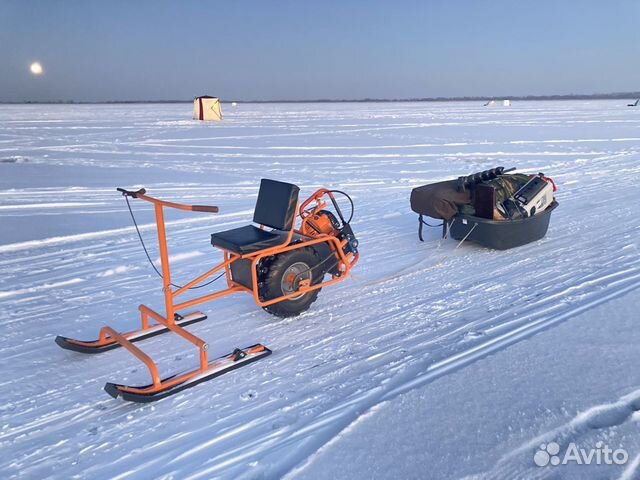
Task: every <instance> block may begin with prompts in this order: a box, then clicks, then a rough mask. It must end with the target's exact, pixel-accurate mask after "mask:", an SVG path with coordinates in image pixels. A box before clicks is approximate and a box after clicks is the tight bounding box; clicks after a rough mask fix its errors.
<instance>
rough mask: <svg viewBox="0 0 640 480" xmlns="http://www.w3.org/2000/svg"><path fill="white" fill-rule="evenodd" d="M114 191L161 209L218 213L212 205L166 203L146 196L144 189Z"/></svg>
mask: <svg viewBox="0 0 640 480" xmlns="http://www.w3.org/2000/svg"><path fill="white" fill-rule="evenodd" d="M116 190H117V191H118V192H121V193H122V195H123V196H125V197H133V198H139V199H140V200H146V201H147V202H151V203H153V204H155V205H159V206H162V207H169V208H176V209H178V210H189V211H192V212H208V213H218V211H219V208H218V207H215V206H213V205H183V204H181V203H174V202H166V201H164V200H160V199H158V198H153V197H150V196H148V195H147V194H146V193H147V191H146V189H144V188H141V189H140V190H136V191H133V190H126V189H124V188H120V187H118V188H117V189H116Z"/></svg>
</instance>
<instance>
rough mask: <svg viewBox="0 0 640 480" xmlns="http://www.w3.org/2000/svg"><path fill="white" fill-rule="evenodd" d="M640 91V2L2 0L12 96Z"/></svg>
mask: <svg viewBox="0 0 640 480" xmlns="http://www.w3.org/2000/svg"><path fill="white" fill-rule="evenodd" d="M34 61H39V62H40V63H41V64H42V66H43V68H44V74H42V75H39V76H36V75H33V74H32V73H30V71H29V66H30V65H31V63H32V62H34ZM639 90H640V0H609V1H607V2H604V1H600V0H584V1H577V0H576V1H573V2H571V1H566V0H553V1H550V0H537V1H528V2H525V1H516V0H513V1H506V0H467V1H463V0H393V1H375V0H369V1H365V0H318V1H312V0H297V1H284V0H271V1H267V0H262V1H259V0H255V1H253V0H226V1H212V0H210V1H204V0H181V1H177V0H176V1H165V0H153V1H148V0H136V1H124V0H109V1H107V0H104V1H95V0H66V1H63V0H0V101H5V102H6V101H69V100H73V101H111V100H190V99H192V98H193V97H194V96H197V95H214V96H218V97H220V98H221V99H223V100H229V101H231V100H279V99H286V100H304V99H362V98H396V99H401V98H423V97H438V96H445V97H457V96H501V95H514V96H515V95H550V94H569V93H583V94H588V93H596V92H597V93H609V92H624V91H639Z"/></svg>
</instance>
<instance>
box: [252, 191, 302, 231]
mask: <svg viewBox="0 0 640 480" xmlns="http://www.w3.org/2000/svg"><path fill="white" fill-rule="evenodd" d="M299 191H300V188H298V187H297V186H296V185H293V184H292V183H285V182H278V181H277V180H269V179H268V178H263V179H262V181H261V182H260V191H259V192H258V201H257V202H256V208H255V210H254V212H253V221H254V222H255V223H259V224H260V225H266V226H267V227H271V228H275V229H276V230H282V231H284V232H288V231H289V230H291V228H293V221H294V220H295V217H296V204H297V202H298V192H299Z"/></svg>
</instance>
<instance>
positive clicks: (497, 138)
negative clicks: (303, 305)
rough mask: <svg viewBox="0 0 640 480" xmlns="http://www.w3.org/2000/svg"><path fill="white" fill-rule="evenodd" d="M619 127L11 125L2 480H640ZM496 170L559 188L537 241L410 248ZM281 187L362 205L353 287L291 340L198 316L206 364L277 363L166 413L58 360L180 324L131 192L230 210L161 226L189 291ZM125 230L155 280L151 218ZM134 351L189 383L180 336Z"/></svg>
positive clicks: (240, 114)
mask: <svg viewBox="0 0 640 480" xmlns="http://www.w3.org/2000/svg"><path fill="white" fill-rule="evenodd" d="M625 103H626V102H622V101H580V102H577V101H575V102H515V103H514V105H513V106H511V107H494V108H489V107H482V106H481V105H479V104H475V103H358V104H349V103H345V104H271V105H254V104H241V105H238V106H237V107H230V106H226V108H224V110H225V111H224V113H225V120H224V121H223V122H220V123H201V122H197V121H192V120H190V119H189V118H190V114H191V106H190V105H189V104H175V105H82V106H67V105H53V106H36V105H33V106H31V105H29V106H24V105H15V106H9V105H3V106H0V218H1V222H2V228H1V229H0V271H1V273H2V275H0V318H1V319H2V320H1V322H2V323H1V325H2V335H0V352H1V362H0V374H1V377H0V378H2V380H1V381H0V399H1V402H0V446H1V448H2V452H3V453H2V455H1V456H0V477H2V478H34V479H40V478H61V479H68V478H91V479H102V478H105V479H106V478H141V479H143V478H144V479H147V478H180V479H183V478H188V479H210V478H268V479H271V478H280V477H283V476H288V477H292V478H373V477H376V478H461V477H465V476H469V477H471V478H487V479H489V478H565V477H566V478H569V477H570V476H572V478H602V477H603V476H604V477H606V478H611V477H617V476H622V478H636V477H637V476H638V475H639V472H640V467H639V465H640V441H638V438H639V437H640V436H639V435H638V433H639V432H638V421H640V413H637V410H638V409H639V408H640V372H639V371H638V368H637V365H638V362H639V361H640V353H638V345H639V344H640V335H639V334H638V333H637V331H638V328H637V327H638V325H637V321H636V322H634V321H632V320H637V310H636V307H637V305H638V299H639V298H640V297H638V290H637V288H638V287H639V286H640V254H639V247H640V243H639V242H640V240H639V239H640V222H638V217H639V215H638V211H639V210H640V195H638V193H639V190H638V180H639V179H640V110H638V109H636V108H627V107H626V106H625ZM498 165H503V166H505V167H512V166H515V167H517V168H518V171H521V172H531V173H537V172H544V173H546V174H547V175H549V176H551V177H553V179H554V180H555V182H556V184H557V185H558V189H559V190H558V192H557V195H556V198H557V200H558V202H559V204H560V206H559V207H558V209H557V210H556V211H555V212H554V213H553V215H552V218H551V225H550V228H549V231H548V234H547V236H546V237H545V238H544V239H542V240H540V241H537V242H535V243H532V244H529V245H526V246H523V247H520V248H516V249H513V250H509V251H505V252H498V251H492V250H487V249H483V248H480V247H478V246H475V245H473V244H471V243H469V242H465V243H463V244H462V245H459V246H458V242H456V241H454V240H442V239H440V233H441V232H440V229H438V228H433V229H427V232H426V238H425V240H426V241H425V242H424V243H421V242H419V241H418V239H417V235H416V230H417V217H416V216H415V215H414V214H413V213H412V212H411V211H410V209H409V193H410V191H411V189H412V188H413V187H415V186H418V185H422V184H425V183H430V182H435V181H440V180H446V179H451V178H455V177H457V176H458V175H465V174H469V173H473V172H476V171H479V170H484V169H487V168H491V167H495V166H498ZM263 177H267V178H274V179H278V180H284V181H290V182H293V183H296V184H297V185H299V186H300V187H301V197H303V198H305V197H306V195H309V194H311V193H312V192H313V191H314V190H315V189H317V188H319V187H321V186H325V187H331V188H338V189H341V190H345V191H347V192H348V193H349V194H350V195H352V197H353V199H354V201H355V205H356V211H355V216H354V220H353V222H352V227H353V229H354V231H355V232H356V234H357V236H358V239H359V240H360V250H361V255H362V258H361V261H360V263H359V264H358V265H357V267H356V268H355V269H354V271H353V275H352V278H350V279H348V280H346V281H345V282H343V283H340V284H338V285H336V286H332V287H328V288H326V289H324V290H323V291H322V292H321V293H320V296H319V298H318V300H317V302H316V303H315V304H313V306H312V308H311V309H310V310H309V311H308V312H307V313H305V314H303V315H301V316H299V317H297V318H294V319H288V320H281V319H277V318H275V317H272V316H270V315H269V314H267V313H266V312H264V311H263V310H261V309H260V308H258V307H257V306H256V305H255V304H254V303H253V301H252V299H251V297H250V296H248V295H243V294H238V295H235V296H230V297H227V298H224V299H222V300H219V301H216V302H214V303H210V304H205V305H202V306H201V307H200V308H201V310H202V311H203V312H204V313H206V314H208V315H209V319H208V320H206V321H204V322H200V323H197V324H194V325H193V326H190V327H188V329H189V330H190V331H191V332H193V333H195V334H196V335H198V336H200V337H201V338H203V339H204V340H206V341H207V342H208V343H209V344H210V352H211V355H212V357H213V356H215V355H216V354H220V355H222V354H225V353H228V352H230V351H231V350H232V349H233V348H234V347H236V346H246V345H251V344H253V343H256V342H262V343H264V344H265V345H267V346H269V347H270V348H271V349H272V350H273V352H274V353H273V355H272V356H270V357H267V358H265V359H264V360H260V361H259V362H257V363H254V364H252V365H250V366H246V367H243V368H241V369H239V370H237V371H234V372H232V373H229V374H227V375H224V376H221V377H219V378H217V379H215V380H212V381H209V382H205V383H203V384H201V385H198V386H196V387H194V388H191V389H188V390H185V391H184V392H181V393H179V394H177V395H175V396H173V397H169V398H167V399H164V400H161V401H159V402H157V403H153V404H146V405H140V404H131V403H125V402H123V401H122V400H114V399H112V398H110V397H109V396H107V394H106V393H105V392H104V391H103V390H102V387H103V385H104V383H105V382H107V381H112V382H117V383H128V384H133V385H135V384H143V383H147V382H148V379H149V377H148V372H147V371H146V369H145V368H144V366H143V365H142V364H140V363H138V362H137V360H136V359H135V358H134V357H132V356H131V355H130V354H129V352H127V351H126V350H125V349H117V350H113V351H110V352H106V353H102V354H100V355H91V356H89V355H81V354H78V353H73V352H69V351H64V350H62V349H60V348H59V347H58V346H56V345H55V344H54V342H53V339H54V338H55V336H56V335H65V336H69V337H75V338H80V339H92V338H96V337H97V334H98V331H99V329H100V327H101V326H103V325H110V326H112V327H114V328H116V329H119V330H123V331H126V330H130V329H132V328H137V326H138V324H139V318H138V316H137V314H138V310H137V306H138V304H140V303H142V302H144V303H145V304H148V305H150V306H151V307H152V308H156V309H158V310H161V309H162V305H163V297H162V291H161V286H160V280H159V279H158V278H157V276H155V273H154V272H153V270H152V269H151V267H150V265H149V264H148V262H147V259H146V257H145V255H144V253H143V251H142V249H141V248H140V245H139V243H138V239H137V236H136V233H135V229H134V228H133V226H132V225H131V222H130V218H129V214H128V212H127V210H126V205H125V203H124V200H123V199H122V197H121V196H119V195H118V194H117V193H116V191H115V187H130V188H140V187H142V186H144V187H145V188H147V190H148V192H149V194H151V195H154V196H157V197H160V198H163V199H166V200H170V201H176V202H181V203H188V204H211V205H217V206H219V207H220V213H219V214H207V213H195V212H194V213H190V212H189V213H188V212H178V211H168V212H167V223H168V233H169V237H170V247H169V248H170V255H171V258H172V267H173V272H172V273H173V279H174V281H175V282H177V283H180V282H184V281H186V280H188V279H191V278H193V277H195V276H196V274H199V273H201V272H204V271H206V270H207V269H209V268H211V267H212V266H213V265H215V264H216V263H217V262H219V261H220V259H221V254H220V252H219V251H216V250H214V249H213V248H212V247H211V245H210V234H211V233H212V232H215V231H221V230H225V229H229V228H234V227H238V226H242V225H244V224H247V223H249V222H250V219H251V214H252V210H253V206H254V203H255V199H256V195H257V189H258V184H259V180H260V179H261V178H263ZM132 207H133V208H134V211H135V213H136V216H137V219H138V222H139V224H140V227H141V232H142V235H143V236H144V237H145V240H146V242H147V245H148V246H149V248H150V254H151V256H152V259H153V260H154V261H155V262H158V256H159V253H158V249H157V244H156V241H155V239H156V237H155V226H154V223H153V212H152V208H150V206H149V205H148V204H146V203H144V202H140V201H135V200H134V201H132ZM344 208H345V209H348V206H347V205H346V204H345V205H344ZM214 286H215V285H214ZM214 286H212V287H211V288H213V287H214ZM184 313H189V311H187V312H184ZM138 345H140V346H141V347H142V348H143V349H144V351H145V352H147V353H148V354H149V355H151V356H152V357H153V358H154V359H155V360H157V362H158V364H159V366H160V370H161V373H163V374H166V375H168V374H171V373H175V372H178V371H181V370H184V369H187V368H194V367H196V366H197V362H198V355H197V350H196V349H195V348H193V347H192V346H191V345H190V344H188V343H187V342H185V341H183V340H182V339H180V338H178V337H176V336H172V335H171V334H165V335H161V336H158V337H155V338H153V339H149V340H146V341H145V342H143V343H140V344H138ZM556 361H557V362H561V365H562V366H563V368H561V367H560V366H558V364H557V363H554V362H556ZM564 367H566V368H564ZM598 440H600V441H607V442H609V444H610V446H611V447H612V448H619V447H623V448H626V449H627V450H628V454H629V460H628V462H627V463H626V464H625V465H622V466H618V465H613V466H599V467H598V468H592V467H591V466H580V467H572V466H563V465H560V466H557V467H551V466H547V467H536V465H535V464H534V461H533V458H534V454H535V453H536V449H538V448H539V447H540V444H541V443H544V442H552V441H555V442H558V443H559V444H560V445H561V446H562V447H565V446H566V445H567V443H568V442H570V441H573V442H582V443H583V444H584V445H586V446H588V445H591V446H593V445H594V444H595V443H596V442H597V441H598ZM563 468H564V469H565V470H560V469H563Z"/></svg>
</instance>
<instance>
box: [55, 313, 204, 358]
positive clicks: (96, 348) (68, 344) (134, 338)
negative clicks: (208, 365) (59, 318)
mask: <svg viewBox="0 0 640 480" xmlns="http://www.w3.org/2000/svg"><path fill="white" fill-rule="evenodd" d="M206 318H207V316H206V315H205V314H204V313H202V312H196V313H191V314H189V315H185V316H184V317H183V316H181V315H176V325H179V326H180V327H185V326H187V325H191V324H192V323H196V322H200V321H202V320H205V319H206ZM168 331H169V329H168V328H167V327H165V326H164V325H162V324H157V325H153V326H151V327H149V328H147V329H142V330H135V331H133V332H129V333H124V334H122V335H123V336H124V337H125V338H126V339H127V340H129V341H130V342H132V343H133V342H139V341H140V340H146V339H147V338H151V337H155V336H156V335H160V334H161V333H165V332H168ZM56 343H57V344H58V345H59V346H60V347H62V348H64V349H65V350H72V351H74V352H79V353H101V352H106V351H109V350H113V349H114V348H118V347H120V346H121V345H120V344H119V343H118V342H117V341H116V340H115V339H112V338H111V339H109V338H107V339H106V340H100V339H98V340H87V341H85V340H74V339H72V338H67V337H62V336H60V335H58V336H57V337H56Z"/></svg>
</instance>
